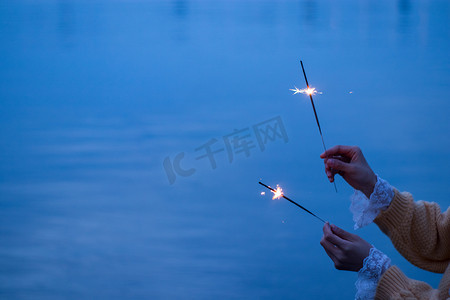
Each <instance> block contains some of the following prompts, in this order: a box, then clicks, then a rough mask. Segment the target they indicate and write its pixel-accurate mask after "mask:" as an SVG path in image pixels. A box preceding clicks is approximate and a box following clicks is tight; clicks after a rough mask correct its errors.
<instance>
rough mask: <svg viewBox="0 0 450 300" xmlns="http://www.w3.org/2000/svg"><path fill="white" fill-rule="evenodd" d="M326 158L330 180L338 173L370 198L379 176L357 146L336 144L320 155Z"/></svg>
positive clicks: (326, 169)
mask: <svg viewBox="0 0 450 300" xmlns="http://www.w3.org/2000/svg"><path fill="white" fill-rule="evenodd" d="M320 158H323V159H324V163H325V172H326V174H327V176H328V179H329V180H330V182H333V181H334V175H335V174H336V173H338V174H339V175H341V176H342V177H343V178H344V179H345V181H347V183H348V184H350V185H351V186H352V187H353V188H355V189H357V190H360V191H361V192H363V193H364V194H365V195H366V196H367V198H370V194H372V192H373V189H374V187H375V184H376V183H377V176H376V175H375V173H374V172H373V171H372V169H371V168H370V166H369V164H368V163H367V161H366V159H365V158H364V155H363V153H362V151H361V149H359V147H356V146H334V147H333V148H330V149H328V150H327V151H325V152H324V153H322V154H321V155H320Z"/></svg>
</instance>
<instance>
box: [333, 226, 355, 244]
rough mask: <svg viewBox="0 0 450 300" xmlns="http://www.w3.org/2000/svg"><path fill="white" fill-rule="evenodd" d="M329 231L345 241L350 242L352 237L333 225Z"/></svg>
mask: <svg viewBox="0 0 450 300" xmlns="http://www.w3.org/2000/svg"><path fill="white" fill-rule="evenodd" d="M331 231H333V233H334V234H335V235H337V236H338V237H340V238H341V239H344V240H347V241H349V240H352V236H353V235H352V234H351V233H350V232H347V231H345V230H344V229H342V228H339V227H337V226H336V225H334V224H333V225H331Z"/></svg>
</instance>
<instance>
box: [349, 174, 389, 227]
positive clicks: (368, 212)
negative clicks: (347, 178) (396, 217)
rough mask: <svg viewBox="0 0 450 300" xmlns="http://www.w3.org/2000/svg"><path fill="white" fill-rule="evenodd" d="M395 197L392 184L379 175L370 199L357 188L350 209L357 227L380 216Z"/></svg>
mask: <svg viewBox="0 0 450 300" xmlns="http://www.w3.org/2000/svg"><path fill="white" fill-rule="evenodd" d="M393 197H394V190H393V188H392V186H390V184H389V183H388V182H387V181H385V180H383V179H381V178H380V177H379V176H378V175H377V183H376V184H375V187H374V189H373V193H372V194H371V195H370V200H369V199H367V197H366V195H364V193H362V192H361V191H358V190H355V192H354V194H353V195H352V197H351V200H352V204H351V205H350V211H351V212H352V213H353V221H354V222H355V229H358V228H361V227H364V226H366V225H368V224H370V223H372V221H373V220H374V219H375V218H376V217H377V216H378V214H379V213H380V212H381V211H382V210H385V209H387V208H388V207H389V204H391V201H392V198H393Z"/></svg>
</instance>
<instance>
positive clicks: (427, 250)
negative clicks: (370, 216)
mask: <svg viewBox="0 0 450 300" xmlns="http://www.w3.org/2000/svg"><path fill="white" fill-rule="evenodd" d="M374 222H375V223H376V224H377V225H378V227H380V229H381V230H382V231H383V232H384V233H385V234H386V235H387V236H389V238H390V239H391V241H392V243H393V244H394V246H395V248H396V249H397V250H398V251H399V252H400V254H402V255H403V257H405V258H406V259H407V260H408V261H409V262H411V263H412V264H414V265H416V266H417V267H419V268H422V269H425V270H428V271H431V272H436V273H444V271H445V269H446V268H447V266H448V264H449V262H450V208H449V209H447V211H446V212H444V213H441V210H440V207H439V205H437V204H436V203H433V202H424V201H417V202H414V199H413V197H412V195H411V194H409V193H400V192H399V191H398V190H395V189H394V198H393V199H392V202H391V204H390V205H389V207H388V209H387V210H385V211H383V212H381V213H380V214H379V215H378V216H377V218H376V219H375V220H374Z"/></svg>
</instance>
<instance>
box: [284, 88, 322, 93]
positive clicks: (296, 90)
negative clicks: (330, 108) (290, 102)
mask: <svg viewBox="0 0 450 300" xmlns="http://www.w3.org/2000/svg"><path fill="white" fill-rule="evenodd" d="M289 90H290V91H292V92H294V95H295V94H306V95H315V94H322V92H318V91H317V90H316V88H313V87H307V88H306V89H301V90H300V89H299V88H298V87H296V86H295V87H294V88H293V89H289Z"/></svg>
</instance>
